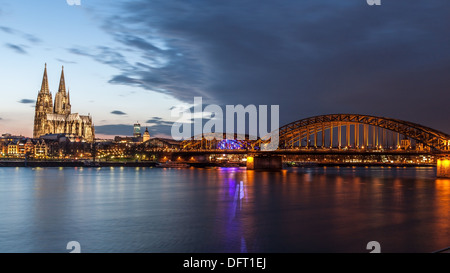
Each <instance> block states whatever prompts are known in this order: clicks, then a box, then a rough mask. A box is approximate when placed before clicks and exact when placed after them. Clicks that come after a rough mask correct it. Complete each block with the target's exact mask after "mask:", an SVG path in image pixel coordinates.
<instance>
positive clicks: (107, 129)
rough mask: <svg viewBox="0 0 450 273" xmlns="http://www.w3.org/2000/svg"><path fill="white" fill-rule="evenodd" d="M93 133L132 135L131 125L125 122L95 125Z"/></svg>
mask: <svg viewBox="0 0 450 273" xmlns="http://www.w3.org/2000/svg"><path fill="white" fill-rule="evenodd" d="M95 133H96V134H103V135H112V136H131V135H133V125H126V124H110V125H96V126H95Z"/></svg>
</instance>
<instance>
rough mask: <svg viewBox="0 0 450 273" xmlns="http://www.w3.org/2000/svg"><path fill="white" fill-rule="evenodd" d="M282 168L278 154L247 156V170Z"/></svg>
mask: <svg viewBox="0 0 450 273" xmlns="http://www.w3.org/2000/svg"><path fill="white" fill-rule="evenodd" d="M282 168H283V162H282V157H281V156H278V155H277V156H276V155H270V156H248V157H247V169H248V170H281V169H282Z"/></svg>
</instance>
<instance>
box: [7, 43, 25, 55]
mask: <svg viewBox="0 0 450 273" xmlns="http://www.w3.org/2000/svg"><path fill="white" fill-rule="evenodd" d="M5 46H6V47H7V48H9V49H12V50H14V51H15V52H16V53H19V54H27V51H26V50H25V49H24V47H23V46H20V45H15V44H9V43H7V44H5Z"/></svg>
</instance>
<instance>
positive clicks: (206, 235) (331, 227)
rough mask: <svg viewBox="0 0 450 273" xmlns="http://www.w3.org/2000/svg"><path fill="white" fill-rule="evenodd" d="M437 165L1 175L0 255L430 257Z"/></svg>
mask: <svg viewBox="0 0 450 273" xmlns="http://www.w3.org/2000/svg"><path fill="white" fill-rule="evenodd" d="M434 177H435V170H434V169H433V168H382V167H380V168H356V167H355V168H344V167H341V168H330V167H328V168H292V169H287V170H283V171H280V172H258V171H247V170H246V169H245V168H218V169H154V168H123V167H122V168H120V167H111V168H33V169H31V168H0V178H1V179H0V202H1V203H0V205H1V209H0V219H2V221H1V222H0V252H66V249H65V247H66V244H67V242H69V241H74V240H75V241H79V242H80V243H81V246H82V250H83V252H367V250H366V245H367V243H368V242H369V241H378V242H380V243H381V249H382V251H383V252H432V251H434V250H437V249H442V248H444V247H447V246H450V236H448V232H449V230H450V180H449V179H435V178H434Z"/></svg>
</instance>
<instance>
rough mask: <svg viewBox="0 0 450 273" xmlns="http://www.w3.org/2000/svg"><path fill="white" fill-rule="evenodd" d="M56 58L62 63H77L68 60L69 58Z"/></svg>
mask: <svg viewBox="0 0 450 273" xmlns="http://www.w3.org/2000/svg"><path fill="white" fill-rule="evenodd" d="M56 60H57V61H58V62H60V63H65V64H76V63H77V62H74V61H67V60H63V59H59V58H56Z"/></svg>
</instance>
